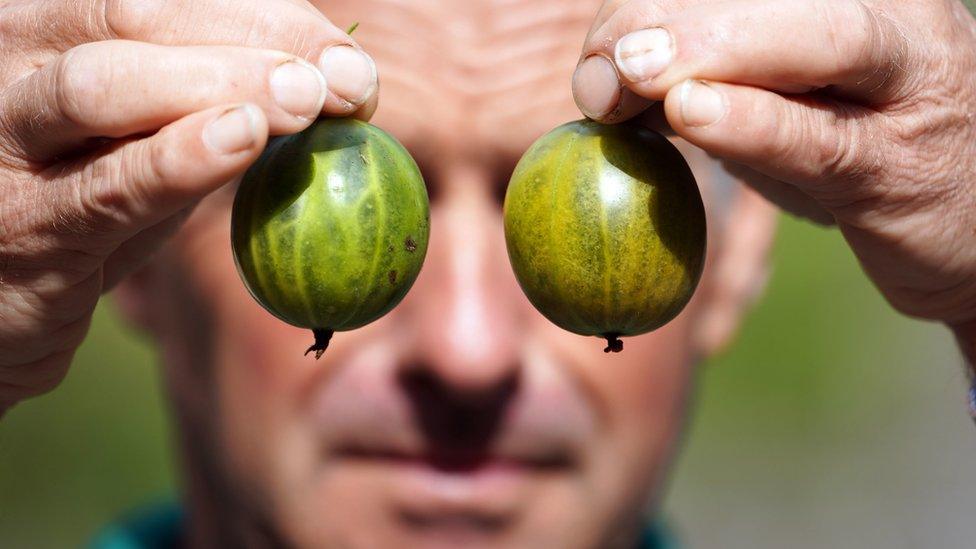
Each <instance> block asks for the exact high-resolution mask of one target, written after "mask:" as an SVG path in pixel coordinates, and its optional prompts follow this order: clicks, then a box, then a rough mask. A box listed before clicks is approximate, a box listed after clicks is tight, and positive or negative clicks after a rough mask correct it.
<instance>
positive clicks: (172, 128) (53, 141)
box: [0, 0, 376, 413]
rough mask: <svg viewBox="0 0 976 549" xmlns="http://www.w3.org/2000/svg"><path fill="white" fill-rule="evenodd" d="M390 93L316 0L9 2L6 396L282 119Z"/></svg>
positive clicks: (354, 110)
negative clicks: (382, 91) (315, 5)
mask: <svg viewBox="0 0 976 549" xmlns="http://www.w3.org/2000/svg"><path fill="white" fill-rule="evenodd" d="M375 105H376V73H375V68H374V65H373V63H372V60H371V59H370V58H369V57H368V56H366V55H365V54H363V53H362V52H361V50H360V49H359V48H358V46H357V45H356V44H355V42H354V41H353V40H352V39H351V38H350V37H349V36H348V35H347V34H346V33H345V32H343V31H342V30H340V29H339V28H337V27H336V26H334V25H333V24H332V23H330V22H329V21H328V20H327V19H326V18H325V17H324V16H323V15H322V14H321V13H320V12H318V11H317V10H315V9H314V8H313V7H311V5H309V4H308V3H307V2H305V1H304V0H233V1H231V0H197V1H194V2H146V1H138V0H72V1H60V2H59V1H50V0H48V1H42V0H31V1H27V0H22V1H15V2H5V3H3V5H2V6H0V413H2V412H3V411H4V410H5V409H7V408H9V407H10V406H11V405H12V404H13V403H15V402H17V401H18V400H21V399H23V398H25V397H28V396H31V395H36V394H39V393H42V392H45V391H47V390H49V389H51V388H52V387H54V386H55V385H56V384H57V383H58V382H59V381H60V380H61V378H62V377H63V376H64V374H65V372H66V370H67V367H68V365H69V363H70V360H71V357H72V355H73V353H74V351H75V349H76V347H77V346H78V344H79V343H80V342H81V340H82V338H83V337H84V335H85V332H86V331H87V328H88V324H89V320H90V318H91V314H92V311H93V308H94V307H95V303H96V302H97V300H98V298H99V296H100V295H101V293H102V292H104V291H105V290H107V289H108V288H110V287H111V286H112V284H114V283H115V282H116V281H118V280H119V279H120V278H121V277H123V276H125V275H126V274H127V273H129V272H131V271H133V269H135V268H137V267H138V266H139V265H140V264H141V263H142V262H144V261H145V260H146V258H147V257H148V256H149V254H151V253H152V252H153V250H155V249H156V248H157V247H158V246H159V245H160V243H161V242H162V241H163V240H164V239H165V238H166V237H167V236H168V235H170V234H172V233H173V232H174V231H175V229H176V228H177V227H178V226H179V224H180V223H181V221H182V220H183V219H184V217H185V216H186V215H187V213H188V212H189V210H190V209H191V208H192V207H193V206H194V204H195V203H196V202H197V201H199V200H200V199H201V198H203V197H204V196H205V195H207V194H208V193H210V192H212V191H214V190H215V189H217V188H219V187H221V186H222V185H224V184H225V183H227V182H228V181H230V180H232V179H234V178H235V177H236V176H238V175H239V174H241V173H242V172H243V171H244V170H245V169H246V168H247V167H248V166H249V165H250V163H251V162H252V161H254V160H255V158H256V157H257V156H258V155H259V154H260V152H261V150H262V149H263V147H264V145H265V143H266V140H267V137H268V135H269V133H270V134H286V133H292V132H296V131H299V130H301V129H303V128H305V127H306V126H307V125H308V124H309V123H310V122H311V121H312V120H314V119H315V118H316V117H317V116H318V115H319V114H320V113H325V114H336V115H349V114H353V115H355V116H359V117H362V118H368V117H369V116H370V114H371V113H372V111H373V109H374V108H375Z"/></svg>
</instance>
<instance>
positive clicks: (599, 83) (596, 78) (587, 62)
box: [573, 55, 653, 124]
mask: <svg viewBox="0 0 976 549" xmlns="http://www.w3.org/2000/svg"><path fill="white" fill-rule="evenodd" d="M620 82H621V80H620V76H619V75H618V74H617V68H616V67H615V66H614V64H613V62H612V61H610V60H609V59H607V58H606V57H604V56H602V55H591V56H589V57H587V58H585V59H583V60H582V61H580V64H579V65H578V66H577V67H576V72H574V73H573V99H574V100H575V101H576V106H577V107H579V109H580V111H581V112H582V113H583V114H584V115H585V116H586V117H587V118H592V119H593V120H600V121H601V122H605V123H607V124H612V123H614V122H620V121H623V120H628V119H630V118H631V117H633V116H634V115H636V114H638V113H640V112H641V111H643V110H644V109H646V108H647V107H649V106H650V105H651V104H652V103H653V101H651V100H649V99H645V98H643V97H641V96H639V95H637V94H635V93H634V92H632V91H630V90H629V89H627V88H626V87H624V86H623V85H621V83H620Z"/></svg>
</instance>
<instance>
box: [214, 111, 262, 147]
mask: <svg viewBox="0 0 976 549" xmlns="http://www.w3.org/2000/svg"><path fill="white" fill-rule="evenodd" d="M256 108H257V107H255V106H253V105H241V106H239V107H234V108H232V109H230V110H227V111H225V112H224V113H223V114H221V115H220V116H219V117H217V118H215V119H214V120H212V121H211V122H210V123H209V124H207V127H206V129H204V131H203V139H204V141H205V142H206V143H207V145H209V146H210V148H212V149H214V150H215V151H217V152H219V153H222V154H232V153H236V152H240V151H244V150H247V149H249V148H251V147H252V146H253V145H254V141H255V134H256V133H257V129H256V127H257V124H256V123H255V116H256V115H255V113H254V109H256Z"/></svg>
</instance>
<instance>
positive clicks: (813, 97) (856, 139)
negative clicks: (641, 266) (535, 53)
mask: <svg viewBox="0 0 976 549" xmlns="http://www.w3.org/2000/svg"><path fill="white" fill-rule="evenodd" d="M573 87H574V93H575V97H576V99H577V104H578V105H579V107H580V109H581V110H582V111H583V112H584V113H585V114H587V115H588V116H590V117H593V118H595V119H597V120H601V121H604V122H611V123H612V122H618V121H621V120H624V119H627V118H630V117H633V116H636V115H638V114H640V113H644V116H648V117H651V116H652V114H653V112H652V111H653V110H654V108H650V109H649V108H648V107H649V105H651V103H652V102H653V101H663V113H664V116H666V119H667V122H668V124H669V125H670V126H671V127H672V128H673V129H674V131H675V132H676V133H677V134H679V135H680V136H681V137H683V138H685V139H686V140H688V141H690V142H691V143H693V144H695V145H697V146H699V147H701V148H702V149H704V150H705V151H707V152H709V153H710V154H712V155H714V156H717V157H720V158H722V159H725V160H726V161H727V163H728V165H729V166H731V167H732V168H733V170H734V171H737V172H739V174H745V176H746V177H745V178H746V179H747V180H748V181H749V183H751V184H752V185H753V186H754V187H755V188H756V189H757V190H758V191H760V192H761V193H763V194H765V195H766V196H767V197H768V198H769V199H771V200H772V201H774V202H776V203H778V204H780V205H782V206H784V207H786V208H787V209H789V210H791V211H794V212H798V213H802V214H805V215H808V216H810V217H813V218H816V219H821V220H829V221H831V222H836V223H837V225H838V226H839V228H840V230H841V231H842V233H843V235H844V237H845V238H846V239H847V241H848V243H849V244H850V245H851V247H852V248H853V250H854V252H855V253H856V254H857V257H858V258H859V260H860V262H861V264H862V265H863V267H864V269H865V271H866V272H867V274H868V275H869V276H870V277H871V279H872V280H873V281H874V282H875V284H876V285H877V286H878V287H879V288H880V289H881V291H882V292H883V293H884V295H885V296H886V298H887V299H888V300H889V301H890V302H891V303H892V304H893V305H894V306H895V307H896V308H897V309H898V310H900V311H902V312H904V313H906V314H909V315H913V316H917V317H923V318H927V319H934V320H939V321H943V322H946V323H948V324H950V325H954V326H955V325H965V324H967V323H970V322H973V321H976V20H974V19H973V17H972V16H971V15H970V14H969V13H968V12H967V11H966V8H965V7H964V6H963V5H962V3H960V2H959V1H958V0H913V1H903V0H863V1H861V0H819V1H809V2H797V1H795V0H734V1H724V2H717V1H713V0H657V1H654V0H631V1H621V0H611V1H608V2H606V3H605V4H604V6H603V8H602V9H601V11H600V12H599V14H598V16H597V19H596V21H595V22H594V24H593V27H592V30H591V31H590V34H589V36H588V37H587V39H586V43H585V46H584V48H583V55H582V57H581V61H580V65H579V67H578V68H577V72H576V75H575V76H574V79H573Z"/></svg>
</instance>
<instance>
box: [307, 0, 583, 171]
mask: <svg viewBox="0 0 976 549" xmlns="http://www.w3.org/2000/svg"><path fill="white" fill-rule="evenodd" d="M316 5H317V7H318V8H319V9H321V10H322V12H323V13H325V14H326V16H328V17H329V18H330V19H331V20H332V21H333V23H335V24H336V25H337V26H340V27H348V26H349V25H351V24H352V23H354V22H359V23H360V26H359V28H358V29H357V30H356V33H355V37H356V40H357V41H359V42H360V44H362V45H363V47H364V48H365V49H366V50H367V51H368V52H369V53H370V54H371V55H373V57H374V58H375V60H376V63H377V66H378V69H379V73H380V104H379V109H378V110H377V112H376V116H375V117H374V118H373V122H374V123H375V124H377V125H379V126H381V127H383V128H385V129H387V130H388V131H390V132H391V133H393V134H394V135H396V136H397V138H399V139H400V140H402V141H403V142H404V144H406V145H407V146H408V147H409V148H410V149H411V151H412V152H413V153H414V155H415V156H416V157H417V160H418V162H420V163H421V164H427V165H431V164H436V163H437V162H438V159H439V158H446V157H449V158H466V157H474V158H477V159H479V160H481V161H486V162H492V161H493V160H494V161H502V162H513V161H514V159H517V158H518V157H519V156H520V155H521V153H522V152H523V151H524V150H525V149H526V148H527V147H528V145H529V144H531V142H532V141H533V140H534V139H535V138H537V137H538V136H540V135H542V134H543V133H545V132H546V131H548V130H549V129H551V128H553V127H555V126H557V125H559V124H561V123H563V122H567V121H569V120H573V119H576V118H580V117H581V115H580V113H579V111H578V110H577V109H576V106H575V104H574V102H573V98H572V90H571V87H570V80H571V77H572V73H573V70H574V69H575V67H576V63H577V60H578V58H579V54H580V48H581V47H582V43H583V39H584V38H585V36H586V32H587V30H588V28H589V24H590V22H591V21H592V19H593V17H594V15H595V14H596V11H597V9H598V8H599V2H598V1H596V0H588V1H562V0H537V1H531V0H521V1H520V0H480V1H478V0H463V1H462V0H419V1H404V0H401V1H397V0H354V1H350V0H322V1H319V2H316Z"/></svg>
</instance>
